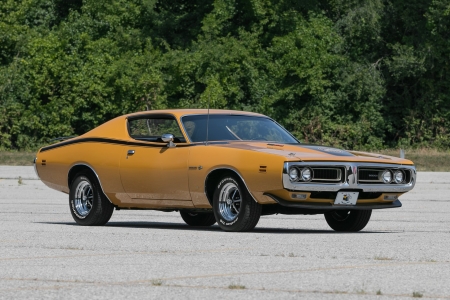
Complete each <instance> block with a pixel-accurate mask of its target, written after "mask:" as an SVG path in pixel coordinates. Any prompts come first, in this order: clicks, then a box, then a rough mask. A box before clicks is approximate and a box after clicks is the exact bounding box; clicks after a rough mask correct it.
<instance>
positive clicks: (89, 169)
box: [67, 163, 114, 204]
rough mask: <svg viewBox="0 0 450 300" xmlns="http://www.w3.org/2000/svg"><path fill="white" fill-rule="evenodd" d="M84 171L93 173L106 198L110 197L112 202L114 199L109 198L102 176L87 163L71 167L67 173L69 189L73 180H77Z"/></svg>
mask: <svg viewBox="0 0 450 300" xmlns="http://www.w3.org/2000/svg"><path fill="white" fill-rule="evenodd" d="M82 171H85V172H86V173H88V174H90V175H92V176H93V177H94V178H95V179H96V180H97V182H98V184H99V185H100V190H101V192H102V194H103V195H104V196H105V197H106V199H108V201H109V202H111V203H112V201H111V200H110V199H109V198H108V196H107V195H106V193H105V191H104V190H103V186H102V182H101V181H100V177H99V176H98V174H97V172H95V170H94V168H92V167H91V166H90V165H88V164H85V163H78V164H75V165H73V166H72V167H70V169H69V172H68V174H67V186H68V187H69V190H70V186H71V185H72V182H73V181H74V180H75V176H76V175H77V174H78V173H80V172H82ZM112 204H114V203H112Z"/></svg>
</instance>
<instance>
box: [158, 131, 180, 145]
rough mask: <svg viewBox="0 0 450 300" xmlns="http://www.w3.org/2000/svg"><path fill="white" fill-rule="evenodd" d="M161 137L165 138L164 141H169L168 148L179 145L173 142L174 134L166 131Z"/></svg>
mask: <svg viewBox="0 0 450 300" xmlns="http://www.w3.org/2000/svg"><path fill="white" fill-rule="evenodd" d="M161 139H162V140H163V142H164V143H168V144H167V148H175V147H176V146H177V145H175V143H174V142H173V139H174V137H173V134H170V133H165V134H163V135H162V136H161Z"/></svg>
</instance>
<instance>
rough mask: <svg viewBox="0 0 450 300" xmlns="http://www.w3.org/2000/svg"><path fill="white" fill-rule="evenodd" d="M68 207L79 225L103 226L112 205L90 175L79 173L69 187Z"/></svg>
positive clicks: (108, 216) (109, 214)
mask: <svg viewBox="0 0 450 300" xmlns="http://www.w3.org/2000/svg"><path fill="white" fill-rule="evenodd" d="M69 205H70V212H71V213H72V217H73V219H74V220H75V222H77V223H78V224H79V225H85V226H98V225H105V224H106V223H107V222H108V221H109V219H110V218H111V216H112V214H113V211H114V205H113V204H112V203H111V202H109V200H108V199H107V198H106V197H105V196H104V195H103V193H102V191H101V190H100V184H99V183H98V182H97V180H95V179H94V178H93V177H92V176H91V175H90V174H86V173H79V174H77V175H76V176H75V180H74V181H73V182H72V184H71V186H70V192H69Z"/></svg>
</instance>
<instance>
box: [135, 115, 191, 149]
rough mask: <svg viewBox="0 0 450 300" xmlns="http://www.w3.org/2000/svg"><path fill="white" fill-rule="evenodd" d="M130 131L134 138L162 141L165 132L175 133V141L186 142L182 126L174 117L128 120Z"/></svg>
mask: <svg viewBox="0 0 450 300" xmlns="http://www.w3.org/2000/svg"><path fill="white" fill-rule="evenodd" d="M128 133H129V134H130V136H131V137H132V138H133V139H136V140H142V141H149V142H160V143H162V142H163V141H162V139H161V136H162V135H163V134H173V136H174V142H175V143H185V142H186V140H185V138H184V137H183V134H182V133H181V130H180V127H179V126H178V123H177V121H176V120H175V119H174V118H170V117H151V116H150V117H149V116H147V117H143V118H138V119H131V120H128Z"/></svg>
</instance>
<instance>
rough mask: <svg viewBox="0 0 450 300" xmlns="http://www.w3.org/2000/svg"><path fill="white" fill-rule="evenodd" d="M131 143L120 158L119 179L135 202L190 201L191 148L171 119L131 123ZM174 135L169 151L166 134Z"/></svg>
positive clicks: (149, 118)
mask: <svg viewBox="0 0 450 300" xmlns="http://www.w3.org/2000/svg"><path fill="white" fill-rule="evenodd" d="M128 133H129V135H130V142H129V144H128V147H127V148H126V150H124V153H123V154H122V156H121V158H120V177H121V181H122V185H123V188H124V190H125V192H126V193H127V194H128V195H129V196H130V197H131V198H132V199H148V200H180V201H190V200H191V197H190V193H189V186H188V174H187V173H188V165H187V163H188V156H189V147H187V146H188V144H187V143H186V141H185V138H184V136H183V135H182V133H181V130H180V128H179V126H178V123H177V122H176V119H175V118H174V117H173V116H170V115H146V116H139V117H134V118H132V119H129V120H128ZM168 133H169V134H173V135H174V137H175V138H174V143H175V145H176V147H171V148H169V147H167V143H164V142H163V141H162V140H161V136H162V135H163V134H168Z"/></svg>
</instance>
